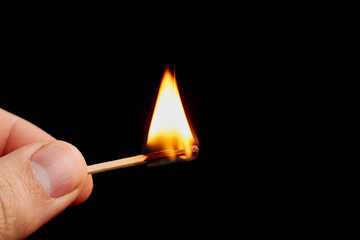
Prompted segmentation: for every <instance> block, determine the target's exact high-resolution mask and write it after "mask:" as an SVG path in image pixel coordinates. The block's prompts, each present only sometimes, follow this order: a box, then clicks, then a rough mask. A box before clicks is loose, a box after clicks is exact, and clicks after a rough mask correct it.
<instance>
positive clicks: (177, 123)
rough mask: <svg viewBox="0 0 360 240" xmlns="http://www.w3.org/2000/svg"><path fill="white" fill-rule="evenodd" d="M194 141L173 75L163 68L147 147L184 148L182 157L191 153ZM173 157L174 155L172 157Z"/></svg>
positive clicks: (156, 149) (155, 148)
mask: <svg viewBox="0 0 360 240" xmlns="http://www.w3.org/2000/svg"><path fill="white" fill-rule="evenodd" d="M195 143H196V140H195V135H194V134H193V133H192V131H191V129H190V126H189V123H188V121H187V119H186V115H185V111H184V108H183V105H182V103H181V99H180V94H179V90H178V87H177V84H176V80H175V75H172V74H171V72H170V70H169V69H168V68H166V69H165V72H164V75H163V78H162V81H161V85H160V89H159V93H158V97H157V100H156V104H155V109H154V113H153V116H152V120H151V124H150V129H149V134H148V138H147V144H146V146H147V148H149V149H151V150H154V151H160V150H168V149H169V150H185V156H184V158H189V157H191V155H192V149H191V148H192V146H193V144H195ZM174 158H175V157H174Z"/></svg>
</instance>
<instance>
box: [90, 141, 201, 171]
mask: <svg viewBox="0 0 360 240" xmlns="http://www.w3.org/2000/svg"><path fill="white" fill-rule="evenodd" d="M192 152H193V155H197V154H198V153H199V147H198V146H197V145H193V146H192ZM184 154H185V151H184V150H164V151H159V152H153V153H149V154H146V155H145V154H144V155H137V156H134V157H127V158H121V159H117V160H113V161H109V162H103V163H97V164H93V165H90V166H88V173H89V174H94V173H99V172H105V171H109V170H114V169H118V168H125V167H131V166H135V165H140V164H144V163H147V162H149V161H150V160H161V159H168V158H169V157H170V156H181V155H184Z"/></svg>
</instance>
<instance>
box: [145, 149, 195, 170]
mask: <svg viewBox="0 0 360 240" xmlns="http://www.w3.org/2000/svg"><path fill="white" fill-rule="evenodd" d="M199 151H200V148H199V146H198V145H196V144H194V145H192V146H191V153H192V154H191V156H187V155H186V154H185V150H163V151H159V152H154V153H149V154H146V156H148V163H147V166H149V167H153V166H162V165H166V164H170V163H177V162H188V161H192V160H194V159H195V158H197V156H198V155H199Z"/></svg>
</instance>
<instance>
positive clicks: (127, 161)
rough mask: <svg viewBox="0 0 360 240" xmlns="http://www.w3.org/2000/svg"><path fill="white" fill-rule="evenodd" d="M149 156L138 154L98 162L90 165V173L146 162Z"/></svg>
mask: <svg viewBox="0 0 360 240" xmlns="http://www.w3.org/2000/svg"><path fill="white" fill-rule="evenodd" d="M147 159H148V156H146V155H138V156H134V157H128V158H121V159H118V160H113V161H109V162H103V163H97V164H93V165H90V166H88V173H89V174H94V173H99V172H105V171H109V170H113V169H118V168H125V167H131V166H135V165H139V164H144V163H146V162H147Z"/></svg>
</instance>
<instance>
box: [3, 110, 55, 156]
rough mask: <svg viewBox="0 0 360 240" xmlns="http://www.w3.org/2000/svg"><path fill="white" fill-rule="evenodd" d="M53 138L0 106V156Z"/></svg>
mask: <svg viewBox="0 0 360 240" xmlns="http://www.w3.org/2000/svg"><path fill="white" fill-rule="evenodd" d="M54 139H55V138H54V137H52V136H51V135H49V134H48V133H46V132H45V131H44V130H42V129H40V128H39V127H37V126H35V125H34V124H32V123H30V122H28V121H26V120H24V119H22V118H20V117H18V116H16V115H14V114H12V113H9V112H7V111H5V110H4V109H2V108H0V157H1V156H3V155H6V154H8V153H9V152H12V151H14V150H15V149H18V148H20V147H22V146H25V145H27V144H30V143H34V142H49V141H51V140H54Z"/></svg>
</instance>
